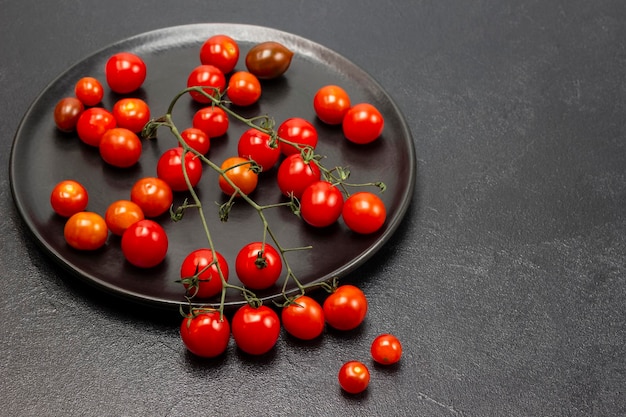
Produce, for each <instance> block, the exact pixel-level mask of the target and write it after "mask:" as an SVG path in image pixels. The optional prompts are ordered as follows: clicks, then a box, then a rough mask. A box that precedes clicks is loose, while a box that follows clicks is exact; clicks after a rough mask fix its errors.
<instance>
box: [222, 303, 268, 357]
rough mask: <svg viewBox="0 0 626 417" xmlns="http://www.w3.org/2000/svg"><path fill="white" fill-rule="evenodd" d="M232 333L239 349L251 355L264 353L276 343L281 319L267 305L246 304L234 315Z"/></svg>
mask: <svg viewBox="0 0 626 417" xmlns="http://www.w3.org/2000/svg"><path fill="white" fill-rule="evenodd" d="M232 333H233V339H235V343H236V344H237V347H239V349H241V350H242V351H244V352H245V353H247V354H250V355H262V354H264V353H267V352H269V351H270V350H271V349H272V348H273V347H274V346H275V345H276V342H277V341H278V336H279V335H280V319H279V318H278V315H277V314H276V312H274V310H272V309H271V308H269V307H267V306H264V305H263V306H260V307H258V308H255V307H252V306H250V305H248V304H246V305H244V306H243V307H240V308H239V309H238V310H237V312H235V315H234V316H233V319H232Z"/></svg>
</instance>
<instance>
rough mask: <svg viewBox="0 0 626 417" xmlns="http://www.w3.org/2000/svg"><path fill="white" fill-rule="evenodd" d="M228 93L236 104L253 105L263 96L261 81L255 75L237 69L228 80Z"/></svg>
mask: <svg viewBox="0 0 626 417" xmlns="http://www.w3.org/2000/svg"><path fill="white" fill-rule="evenodd" d="M227 94H228V98H229V99H230V101H232V103H233V104H234V105H236V106H242V107H244V106H251V105H253V104H254V103H256V102H257V101H258V100H259V98H261V83H260V82H259V79H258V78H257V77H256V76H255V75H253V74H251V73H249V72H247V71H237V72H236V73H234V74H233V75H231V76H230V79H229V80H228V90H227Z"/></svg>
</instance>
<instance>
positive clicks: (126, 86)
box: [104, 52, 147, 94]
mask: <svg viewBox="0 0 626 417" xmlns="http://www.w3.org/2000/svg"><path fill="white" fill-rule="evenodd" d="M104 72H105V77H106V81H107V84H108V85H109V87H110V88H111V90H113V91H114V92H116V93H118V94H127V93H132V92H133V91H135V90H138V89H139V87H141V86H142V84H143V82H144V81H145V79H146V75H147V67H146V63H145V62H144V61H143V59H142V58H141V57H139V56H138V55H135V54H133V53H130V52H119V53H117V54H115V55H113V56H111V57H110V58H109V59H108V61H107V62H106V65H105V67H104Z"/></svg>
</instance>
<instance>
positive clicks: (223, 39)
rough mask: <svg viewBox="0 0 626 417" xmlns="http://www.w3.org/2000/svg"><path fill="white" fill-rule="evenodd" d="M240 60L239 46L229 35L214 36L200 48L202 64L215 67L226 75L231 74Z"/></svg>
mask: <svg viewBox="0 0 626 417" xmlns="http://www.w3.org/2000/svg"><path fill="white" fill-rule="evenodd" d="M238 60H239V45H238V44H237V42H236V41H235V40H234V39H233V38H231V37H230V36H227V35H214V36H211V37H210V38H209V39H207V40H206V41H205V42H204V43H203V44H202V46H201V47H200V62H201V63H202V64H203V65H214V66H216V67H217V68H219V69H220V71H222V72H223V73H224V74H228V73H229V72H231V71H232V70H233V69H234V68H235V65H237V61H238Z"/></svg>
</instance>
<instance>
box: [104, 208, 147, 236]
mask: <svg viewBox="0 0 626 417" xmlns="http://www.w3.org/2000/svg"><path fill="white" fill-rule="evenodd" d="M144 218H145V216H144V214H143V211H142V210H141V207H139V205H137V204H136V203H133V202H132V201H130V200H116V201H114V202H112V203H111V204H109V206H108V207H107V209H106V211H105V212H104V220H105V221H106V224H107V227H108V228H109V230H110V231H111V233H113V234H114V235H117V236H122V235H123V234H124V232H125V231H126V229H128V227H130V226H131V225H132V224H133V223H136V222H138V221H139V220H143V219H144Z"/></svg>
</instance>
